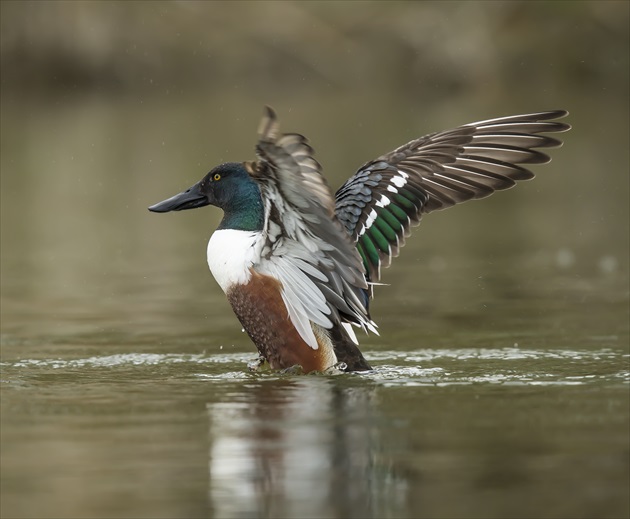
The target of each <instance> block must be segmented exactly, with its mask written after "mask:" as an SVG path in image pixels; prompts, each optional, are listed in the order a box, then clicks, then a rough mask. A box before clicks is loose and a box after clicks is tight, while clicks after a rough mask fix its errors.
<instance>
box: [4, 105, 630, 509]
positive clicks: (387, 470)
mask: <svg viewBox="0 0 630 519" xmlns="http://www.w3.org/2000/svg"><path fill="white" fill-rule="evenodd" d="M16 99H17V100H16V101H12V102H8V101H6V102H5V103H4V105H3V107H2V156H1V161H2V199H1V211H2V221H1V222H2V235H1V237H2V248H1V253H2V257H1V259H2V262H1V267H2V293H1V311H2V314H1V318H2V319H1V325H2V329H1V331H2V334H1V336H0V339H1V346H2V364H1V367H2V377H1V378H2V386H1V388H2V408H1V410H2V422H1V432H2V452H1V454H2V478H1V485H2V487H1V488H2V499H1V503H2V504H1V507H2V516H3V517H7V518H10V517H11V518H13V517H37V518H43V517H55V518H58V517H64V518H66V517H77V518H79V517H81V518H85V517H93V518H102V517H217V518H230V517H241V518H244V517H252V518H254V517H291V518H293V517H331V518H332V517H357V518H363V517H374V518H384V517H405V518H406V517H408V518H417V517H497V518H503V517H524V518H525V517H557V518H566V517H584V518H587V517H588V518H590V517H627V516H628V514H629V512H630V511H629V506H628V487H629V461H628V457H629V455H630V449H629V436H628V435H629V412H628V408H629V400H630V399H629V387H630V369H629V360H630V359H629V352H628V340H629V327H628V301H629V294H628V252H627V243H628V236H627V231H628V223H627V212H628V205H627V176H626V174H625V173H624V171H623V168H624V167H625V166H624V164H625V162H624V161H625V160H626V159H625V157H626V156H627V143H626V144H625V145H622V141H623V140H624V139H623V128H624V126H623V124H622V125H621V128H622V131H621V135H617V136H614V135H613V136H611V135H608V134H606V135H600V136H593V134H592V133H591V132H589V131H586V130H585V129H584V128H585V127H586V126H587V125H588V124H593V121H596V120H601V121H604V120H606V121H607V124H608V122H609V121H610V120H614V113H613V112H612V110H611V111H610V112H602V113H597V114H595V113H594V112H588V111H582V112H580V111H578V113H577V114H575V115H573V116H572V119H571V120H570V122H571V123H572V124H574V125H575V126H576V128H575V129H574V130H573V132H572V133H570V134H567V136H566V138H567V139H569V140H568V141H567V145H566V146H565V147H564V148H562V149H561V150H554V151H553V152H552V153H553V156H554V162H552V163H551V164H550V165H546V166H542V167H538V168H536V172H537V173H538V176H537V178H536V179H535V180H534V181H532V182H529V183H526V184H524V185H522V186H519V187H517V188H516V189H514V190H513V191H510V192H507V193H500V194H498V195H496V197H492V198H491V199H489V200H484V201H482V202H474V203H470V204H466V205H464V206H462V207H458V208H453V209H450V210H448V211H446V212H444V213H439V214H431V215H429V216H428V217H427V218H426V219H425V220H424V221H423V223H422V225H421V226H420V228H418V229H416V230H415V232H414V234H413V235H412V236H411V237H410V238H409V240H408V244H407V246H406V247H405V249H404V250H403V251H402V254H401V257H400V258H398V259H396V260H395V262H394V265H393V267H392V269H391V271H388V272H386V274H385V276H384V280H383V281H384V282H385V283H388V284H389V285H390V286H386V287H377V289H376V299H375V301H374V304H373V309H372V313H373V317H374V319H375V320H376V322H377V323H378V324H379V330H380V333H381V334H380V336H370V337H360V339H361V341H362V349H363V351H364V352H365V355H366V357H367V359H368V360H369V361H370V363H371V364H372V365H373V366H374V368H375V369H374V371H373V372H369V373H364V374H349V375H332V374H331V375H327V376H293V375H282V374H278V373H257V374H252V373H250V372H248V370H247V366H246V365H247V362H248V361H250V360H252V359H253V358H254V356H255V355H254V349H253V346H252V345H251V343H250V342H249V340H248V338H247V337H246V336H245V334H243V333H241V331H240V326H239V325H238V322H237V320H236V318H235V317H234V316H233V315H232V313H231V310H230V309H229V306H228V304H227V302H226V301H225V299H224V296H223V294H222V293H221V291H220V289H219V288H218V286H217V285H216V283H215V282H214V281H213V280H212V278H211V276H210V274H209V272H208V271H207V266H206V264H205V246H206V242H207V239H208V237H209V235H210V233H211V231H212V229H213V228H214V226H216V224H217V222H218V220H219V217H220V215H219V212H218V211H217V210H213V209H211V208H207V209H204V210H201V209H200V210H197V211H189V212H186V213H177V214H169V215H155V214H150V213H149V212H148V211H147V210H146V207H147V206H148V205H150V204H152V203H154V202H157V201H159V200H162V199H164V198H165V197H167V196H170V195H171V194H174V193H176V192H178V191H179V190H181V189H183V188H186V187H188V185H190V184H192V183H193V182H195V181H196V180H198V178H200V177H201V176H202V175H203V174H204V173H205V172H206V170H207V169H209V168H210V167H211V166H213V165H214V164H216V163H217V162H220V161H223V160H239V159H249V158H251V157H252V146H253V142H254V135H255V128H256V124H257V119H258V116H259V113H260V107H259V106H258V104H256V105H255V106H254V103H253V102H251V103H250V104H249V105H247V104H246V105H243V104H242V103H237V102H236V101H234V102H233V103H232V102H230V101H229V100H227V101H226V100H220V101H219V100H207V99H206V98H204V97H199V98H195V99H186V100H183V99H179V98H178V99H176V100H174V101H175V102H172V103H171V102H169V103H165V102H164V100H163V99H160V100H152V99H150V98H143V99H142V103H138V102H136V101H134V100H132V99H129V100H118V101H116V102H111V100H110V101H107V100H103V99H101V98H96V99H84V100H79V101H75V102H70V103H67V104H63V103H62V104H58V105H49V104H45V105H38V104H37V101H29V102H28V103H26V102H22V101H20V100H19V98H16ZM169 101H173V99H171V98H169ZM217 103H221V104H220V109H219V105H218V104H217ZM569 104H571V103H569ZM345 105H346V102H345V101H344V100H343V99H341V100H340V101H339V104H338V106H335V110H336V113H337V114H338V119H339V122H338V124H331V123H330V121H329V120H326V119H325V118H322V117H318V116H317V107H316V106H308V107H307V105H303V106H305V108H304V109H303V110H296V109H293V110H291V109H290V106H276V108H277V109H278V112H279V114H280V117H281V120H282V121H286V123H285V128H287V129H291V130H301V131H305V132H306V131H307V130H308V133H309V136H310V138H311V141H312V142H313V144H314V146H315V147H316V148H317V149H318V150H321V152H318V157H319V158H320V159H321V161H322V163H323V164H324V167H325V170H326V172H327V174H328V175H329V178H330V180H331V184H333V185H334V186H338V185H340V184H341V182H342V181H343V180H345V178H346V177H347V176H349V175H350V174H351V173H352V171H353V170H354V169H355V168H356V167H357V166H359V165H360V164H361V163H362V162H364V161H365V160H368V159H370V158H372V157H374V156H376V155H377V154H379V153H381V152H384V151H386V150H387V149H388V148H390V147H393V146H395V145H397V144H401V143H403V142H405V141H406V140H408V139H410V138H412V137H414V136H417V135H419V134H421V133H426V132H429V131H433V130H436V129H439V128H442V127H443V126H444V124H445V123H444V121H441V120H440V118H439V117H437V116H435V117H433V118H418V120H416V119H414V118H413V117H412V116H411V115H408V114H407V115H404V116H403V115H401V118H402V119H403V120H404V124H401V125H400V127H398V128H396V131H395V134H393V133H394V132H390V131H387V132H385V131H383V130H379V129H378V128H375V127H371V126H368V125H363V126H362V127H360V128H359V127H358V126H357V121H365V115H364V114H363V115H362V114H361V113H360V112H359V111H358V110H359V109H358V108H354V109H353V108H352V106H354V105H348V107H347V109H345ZM328 106H329V105H328ZM193 107H194V108H193ZM390 108H391V107H390ZM399 108H400V113H401V114H403V113H406V112H404V109H403V107H399ZM569 108H571V107H570V106H569ZM204 111H205V113H207V114H211V115H209V116H208V117H215V118H216V117H219V116H220V117H221V118H222V119H223V121H224V122H225V124H231V125H232V126H231V127H229V128H227V130H226V128H225V127H222V126H220V125H219V127H215V128H213V127H212V126H211V125H209V124H207V122H206V121H205V120H204V118H201V117H197V116H196V115H195V114H197V113H202V112H204ZM491 115H494V114H487V113H483V114H480V116H481V117H485V116H491ZM377 116H378V117H381V118H386V117H392V116H391V114H390V115H389V116H386V114H384V113H382V114H377V115H374V117H377ZM301 118H304V120H305V121H307V122H308V124H305V125H304V126H305V128H304V129H302V127H301V126H300V124H299V123H300V119H301ZM477 118H479V117H477ZM597 118H600V119H597ZM471 119H472V118H471ZM392 121H393V118H391V119H390V120H389V127H390V128H391V127H393V126H394V124H393V122H392ZM458 122H461V123H464V122H468V118H466V120H460V121H458ZM624 124H625V123H624ZM593 141H595V142H593ZM208 143H212V144H211V145H209V144H208ZM624 146H625V148H624ZM594 149H597V150H598V152H597V155H594V153H595V151H594ZM371 150H375V151H371ZM600 154H601V155H606V156H607V157H609V159H608V160H609V164H610V166H611V167H610V168H609V170H608V171H609V174H608V176H604V177H602V176H600V177H599V178H593V175H592V171H593V170H592V169H591V166H592V165H594V164H596V163H597V161H598V157H599V156H600ZM626 173H627V172H626ZM601 175H605V172H602V173H601ZM602 178H605V179H606V181H605V182H603V181H602Z"/></svg>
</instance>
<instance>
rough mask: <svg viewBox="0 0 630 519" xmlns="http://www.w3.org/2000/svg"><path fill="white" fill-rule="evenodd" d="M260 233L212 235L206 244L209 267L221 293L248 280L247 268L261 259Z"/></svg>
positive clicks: (225, 230) (222, 230) (246, 232)
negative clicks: (221, 290)
mask: <svg viewBox="0 0 630 519" xmlns="http://www.w3.org/2000/svg"><path fill="white" fill-rule="evenodd" d="M261 238H262V233H261V232H260V231H236V230H234V229H221V230H218V231H215V232H214V233H213V234H212V236H211V237H210V241H209V242H208V267H210V272H212V275H213V276H214V279H216V280H217V283H219V286H220V287H221V288H222V289H223V292H227V291H228V289H229V288H230V287H231V286H232V285H234V284H245V283H247V282H249V280H250V278H251V272H250V270H249V269H250V267H251V266H252V265H253V264H254V263H255V262H256V261H257V260H258V258H259V256H260V248H261V247H260V246H261V245H262V243H261Z"/></svg>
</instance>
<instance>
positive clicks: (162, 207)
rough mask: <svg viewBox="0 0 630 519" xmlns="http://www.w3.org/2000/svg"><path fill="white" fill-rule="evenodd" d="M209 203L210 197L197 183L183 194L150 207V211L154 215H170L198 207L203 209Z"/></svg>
mask: <svg viewBox="0 0 630 519" xmlns="http://www.w3.org/2000/svg"><path fill="white" fill-rule="evenodd" d="M209 203H210V201H209V200H208V197H207V196H206V195H205V194H204V193H203V192H202V190H201V186H200V184H199V183H197V184H195V185H194V186H192V187H191V188H188V189H187V190H186V191H184V192H182V193H179V194H177V195H175V196H172V197H171V198H168V199H166V200H163V201H162V202H158V203H157V204H154V205H152V206H151V207H149V211H153V212H154V213H168V212H169V211H183V210H184V209H195V208H196V207H203V206H205V205H208V204H209Z"/></svg>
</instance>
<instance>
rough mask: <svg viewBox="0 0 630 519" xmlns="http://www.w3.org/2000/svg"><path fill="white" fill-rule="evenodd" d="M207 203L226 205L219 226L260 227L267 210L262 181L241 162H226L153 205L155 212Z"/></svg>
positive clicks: (199, 205) (201, 205) (255, 229)
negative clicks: (183, 189)
mask: <svg viewBox="0 0 630 519" xmlns="http://www.w3.org/2000/svg"><path fill="white" fill-rule="evenodd" d="M206 205H214V206H216V207H220V208H221V209H223V212H224V215H223V220H221V224H220V225H219V229H237V230H241V231H260V230H262V228H263V225H264V215H265V210H264V206H263V202H262V197H261V194H260V188H259V187H258V184H257V183H256V181H255V180H254V179H252V177H251V176H250V175H249V173H248V172H247V169H245V165H244V164H243V163H241V162H226V163H225V164H221V165H219V166H217V167H216V168H214V169H213V170H212V171H210V173H208V174H207V175H206V176H205V177H203V178H202V179H201V180H200V181H199V182H197V183H196V184H195V185H194V186H192V187H190V188H188V189H187V190H186V191H183V192H182V193H179V194H177V195H175V196H172V197H171V198H169V199H167V200H164V201H163V202H159V203H157V204H155V205H152V206H151V207H149V211H153V212H155V213H167V212H169V211H183V210H184V209H194V208H196V207H203V206H206Z"/></svg>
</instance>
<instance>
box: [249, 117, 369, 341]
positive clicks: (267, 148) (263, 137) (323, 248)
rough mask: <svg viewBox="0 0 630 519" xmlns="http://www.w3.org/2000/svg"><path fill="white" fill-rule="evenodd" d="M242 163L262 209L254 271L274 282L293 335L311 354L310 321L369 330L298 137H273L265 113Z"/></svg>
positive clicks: (348, 246) (331, 207) (347, 250)
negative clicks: (249, 158)
mask: <svg viewBox="0 0 630 519" xmlns="http://www.w3.org/2000/svg"><path fill="white" fill-rule="evenodd" d="M256 153H257V155H258V161H256V162H251V163H247V167H248V169H249V172H250V174H251V175H252V177H253V178H255V179H256V181H257V182H258V183H259V185H260V187H261V191H262V194H263V200H264V203H265V211H266V216H267V218H266V226H265V229H264V230H263V235H264V238H265V244H264V246H263V249H262V253H261V260H260V262H259V263H258V264H256V265H254V268H255V269H256V270H257V271H258V272H260V273H261V274H267V275H271V276H273V277H274V278H276V279H278V280H279V281H280V282H281V284H282V298H283V300H284V303H285V305H286V307H287V309H288V312H289V316H290V318H291V321H292V323H293V324H294V326H295V327H296V329H297V330H298V332H299V333H300V335H301V337H302V338H303V339H304V340H305V341H306V343H307V344H309V345H310V346H311V347H313V348H315V349H317V347H318V345H317V341H316V339H315V335H314V333H313V330H312V327H311V325H310V322H313V323H315V324H317V325H319V326H321V327H323V328H326V329H330V328H332V327H333V326H334V325H338V324H339V323H340V322H351V323H354V324H357V325H360V326H362V327H364V328H365V327H367V328H371V329H373V327H374V323H373V322H372V321H371V319H370V317H369V315H368V310H367V298H366V297H365V291H366V288H367V283H366V281H365V275H364V272H365V271H364V269H363V264H362V261H361V257H360V255H359V253H358V252H357V249H356V247H355V245H354V243H353V241H352V240H351V239H350V236H348V233H347V232H346V231H345V229H344V227H343V226H342V225H341V223H340V222H339V221H338V220H337V218H336V217H335V202H334V198H333V194H332V191H331V189H330V187H329V186H328V184H327V183H326V181H325V179H324V177H323V176H322V174H321V167H320V165H319V164H318V163H317V161H316V160H315V159H314V158H313V149H312V148H311V147H310V146H309V145H308V143H307V140H306V139H305V138H304V137H303V136H302V135H298V134H284V135H283V134H280V132H279V128H278V122H277V119H276V115H275V113H274V112H273V110H272V109H271V108H269V107H267V108H266V112H265V115H264V117H263V119H262V121H261V124H260V128H259V142H258V145H257V146H256Z"/></svg>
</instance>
